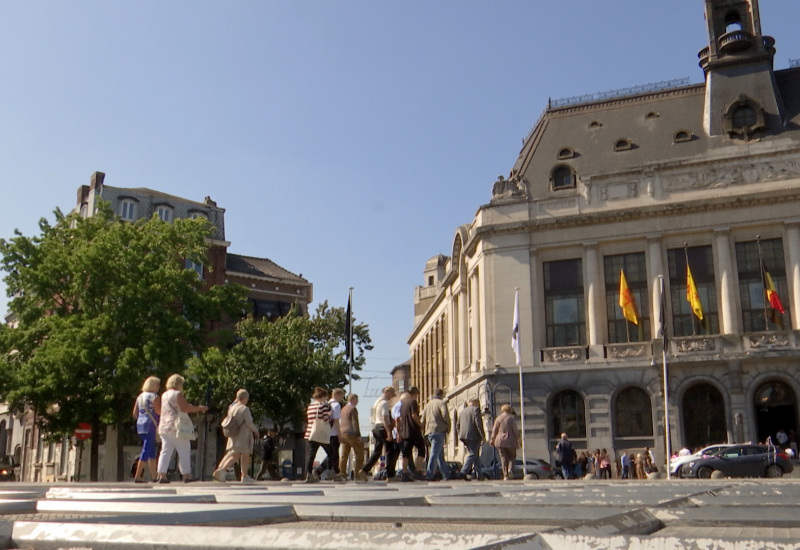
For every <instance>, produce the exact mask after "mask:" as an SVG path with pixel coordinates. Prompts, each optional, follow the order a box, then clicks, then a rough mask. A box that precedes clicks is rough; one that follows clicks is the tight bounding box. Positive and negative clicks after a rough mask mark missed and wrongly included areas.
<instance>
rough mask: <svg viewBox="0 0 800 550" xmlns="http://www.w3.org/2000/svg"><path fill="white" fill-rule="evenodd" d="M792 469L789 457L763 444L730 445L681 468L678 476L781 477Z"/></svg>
mask: <svg viewBox="0 0 800 550" xmlns="http://www.w3.org/2000/svg"><path fill="white" fill-rule="evenodd" d="M792 470H794V466H793V465H792V461H791V460H790V459H789V455H787V454H786V453H785V452H783V451H782V450H780V449H777V448H775V447H768V446H766V445H733V446H731V447H727V448H725V449H722V450H720V451H719V452H717V454H716V455H714V456H709V457H706V458H697V459H695V460H693V461H691V462H688V463H686V464H684V465H683V466H682V467H681V477H699V478H709V477H711V474H712V473H714V472H715V471H718V472H722V474H723V475H724V476H725V477H781V476H782V475H783V474H788V473H789V472H791V471H792Z"/></svg>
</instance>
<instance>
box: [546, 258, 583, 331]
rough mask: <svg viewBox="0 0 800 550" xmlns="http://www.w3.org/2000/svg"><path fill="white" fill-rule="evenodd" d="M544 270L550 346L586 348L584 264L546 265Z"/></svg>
mask: <svg viewBox="0 0 800 550" xmlns="http://www.w3.org/2000/svg"><path fill="white" fill-rule="evenodd" d="M542 267H543V269H544V296H545V324H546V327H547V346H548V347H559V346H582V345H585V344H586V318H585V313H584V299H583V267H582V262H581V260H580V259H577V260H562V261H557V262H545V263H544V264H543V266H542Z"/></svg>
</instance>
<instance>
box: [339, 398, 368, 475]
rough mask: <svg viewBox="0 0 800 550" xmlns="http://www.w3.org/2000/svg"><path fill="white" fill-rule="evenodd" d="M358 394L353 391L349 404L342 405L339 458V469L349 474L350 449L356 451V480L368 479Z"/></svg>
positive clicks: (348, 400)
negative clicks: (359, 417) (340, 450)
mask: <svg viewBox="0 0 800 550" xmlns="http://www.w3.org/2000/svg"><path fill="white" fill-rule="evenodd" d="M357 405H358V396H357V395H356V394H354V393H351V394H350V395H349V396H348V397H347V405H345V406H344V407H342V414H341V415H340V417H339V440H340V441H341V442H342V454H341V457H340V458H339V471H340V472H341V473H342V474H345V475H346V474H347V460H348V459H349V458H350V450H351V449H352V450H353V451H354V452H355V453H356V465H355V468H354V470H353V471H355V479H356V481H367V474H365V473H364V472H363V471H362V469H361V468H362V467H363V466H364V441H363V440H362V439H361V426H359V423H358V409H356V406H357Z"/></svg>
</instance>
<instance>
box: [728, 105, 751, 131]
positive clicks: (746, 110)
mask: <svg viewBox="0 0 800 550" xmlns="http://www.w3.org/2000/svg"><path fill="white" fill-rule="evenodd" d="M755 123H756V111H755V109H753V108H752V107H751V106H750V105H742V106H740V107H737V108H736V109H735V110H734V111H733V127H734V128H744V127H745V126H753V125H754V124H755Z"/></svg>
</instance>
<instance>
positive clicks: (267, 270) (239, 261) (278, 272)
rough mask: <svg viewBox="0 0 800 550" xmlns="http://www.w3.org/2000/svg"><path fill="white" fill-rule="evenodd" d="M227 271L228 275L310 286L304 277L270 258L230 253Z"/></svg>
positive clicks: (226, 265)
mask: <svg viewBox="0 0 800 550" xmlns="http://www.w3.org/2000/svg"><path fill="white" fill-rule="evenodd" d="M225 270H226V271H227V272H228V273H232V274H239V275H244V276H249V277H259V278H267V279H277V280H282V281H286V282H291V283H298V284H303V285H307V284H308V281H307V280H306V279H304V278H303V277H302V275H296V274H294V273H292V272H291V271H289V270H287V269H284V268H282V267H281V266H279V265H278V264H276V263H275V262H273V261H272V260H270V259H268V258H254V257H252V256H240V255H239V254H231V253H228V254H227V256H226V259H225Z"/></svg>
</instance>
